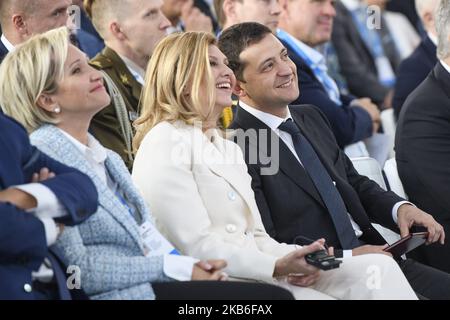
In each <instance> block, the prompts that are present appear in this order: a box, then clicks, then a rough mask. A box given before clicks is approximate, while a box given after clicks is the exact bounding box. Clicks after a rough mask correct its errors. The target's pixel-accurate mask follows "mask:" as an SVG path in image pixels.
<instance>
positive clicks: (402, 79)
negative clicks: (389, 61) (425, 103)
mask: <svg viewBox="0 0 450 320" xmlns="http://www.w3.org/2000/svg"><path fill="white" fill-rule="evenodd" d="M417 63H420V62H418V61H415V60H409V59H406V60H404V61H403V62H402V63H401V64H400V67H399V68H398V72H397V81H396V84H395V91H394V98H393V100H392V106H393V108H394V113H395V116H396V118H397V119H398V116H399V115H400V111H401V109H402V106H403V104H404V103H405V101H406V98H408V96H409V94H410V93H411V92H413V91H414V89H415V88H417V87H418V86H419V84H420V83H421V82H422V81H423V80H424V77H423V71H422V70H421V69H422V68H421V67H419V66H418V65H417ZM412 64H414V65H412ZM419 70H420V71H421V72H419ZM425 73H426V71H425Z"/></svg>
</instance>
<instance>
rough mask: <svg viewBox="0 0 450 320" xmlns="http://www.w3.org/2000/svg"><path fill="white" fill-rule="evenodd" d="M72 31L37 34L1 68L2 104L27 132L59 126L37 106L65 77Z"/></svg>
mask: <svg viewBox="0 0 450 320" xmlns="http://www.w3.org/2000/svg"><path fill="white" fill-rule="evenodd" d="M68 48H69V32H68V29H67V28H66V27H61V28H58V29H55V30H51V31H48V32H46V33H43V34H40V35H36V36H34V37H32V38H31V39H29V40H28V41H26V42H25V43H23V44H21V45H19V46H18V47H17V48H16V49H15V51H14V52H11V53H9V54H8V55H7V56H6V57H5V59H4V60H3V62H2V64H1V66H0V105H1V107H2V109H3V112H4V113H6V114H7V115H9V116H11V117H13V118H14V119H16V120H17V121H19V122H20V123H22V125H24V126H25V128H26V129H27V130H28V132H30V133H31V132H33V131H34V130H36V129H37V128H39V127H40V126H42V125H43V124H44V123H50V124H56V120H55V119H54V118H53V117H52V115H51V114H50V113H49V112H47V111H45V110H44V109H42V108H39V107H38V106H37V101H38V98H39V97H40V95H41V94H42V93H44V92H46V93H49V94H52V93H55V92H56V90H57V88H58V87H57V84H58V83H59V82H60V81H62V79H63V77H64V63H65V61H66V59H67V51H68Z"/></svg>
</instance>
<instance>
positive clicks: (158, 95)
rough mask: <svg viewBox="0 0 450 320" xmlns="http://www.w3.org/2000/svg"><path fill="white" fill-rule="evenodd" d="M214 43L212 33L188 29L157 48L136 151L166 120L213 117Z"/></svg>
mask: <svg viewBox="0 0 450 320" xmlns="http://www.w3.org/2000/svg"><path fill="white" fill-rule="evenodd" d="M213 44H216V39H215V38H214V36H213V35H211V34H210V33H206V32H185V33H178V34H172V35H169V36H167V37H166V38H165V39H163V40H162V41H161V42H160V43H159V44H158V46H157V47H156V48H155V51H154V52H153V54H152V57H151V59H150V62H149V65H148V67H147V71H146V80H145V86H144V89H143V92H142V99H141V116H140V117H139V118H138V119H137V120H136V122H135V127H136V136H135V137H134V141H133V145H134V148H135V151H137V149H138V148H139V146H140V144H141V142H142V140H143V139H144V137H145V135H146V134H147V133H148V132H149V131H150V130H151V129H152V128H153V127H154V126H156V125H157V124H158V123H160V122H162V121H169V122H172V123H173V122H175V121H178V120H181V121H184V122H185V123H187V124H194V122H196V121H207V120H208V119H209V118H210V117H211V114H212V111H213V107H214V103H215V83H214V81H213V79H212V72H211V68H210V65H209V56H208V47H209V46H210V45H213ZM201 97H206V99H201ZM201 101H207V102H206V103H207V105H206V106H205V105H204V103H205V102H203V104H202V102H201Z"/></svg>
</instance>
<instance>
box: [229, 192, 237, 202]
mask: <svg viewBox="0 0 450 320" xmlns="http://www.w3.org/2000/svg"><path fill="white" fill-rule="evenodd" d="M228 199H230V200H231V201H235V200H236V192H234V191H230V192H228Z"/></svg>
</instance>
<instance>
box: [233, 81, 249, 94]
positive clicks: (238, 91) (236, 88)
mask: <svg viewBox="0 0 450 320" xmlns="http://www.w3.org/2000/svg"><path fill="white" fill-rule="evenodd" d="M244 86H245V84H244V83H242V82H241V81H239V80H237V81H236V85H235V86H234V88H233V93H234V94H235V95H236V96H238V97H239V98H244V97H246V96H247V91H245V88H244Z"/></svg>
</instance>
